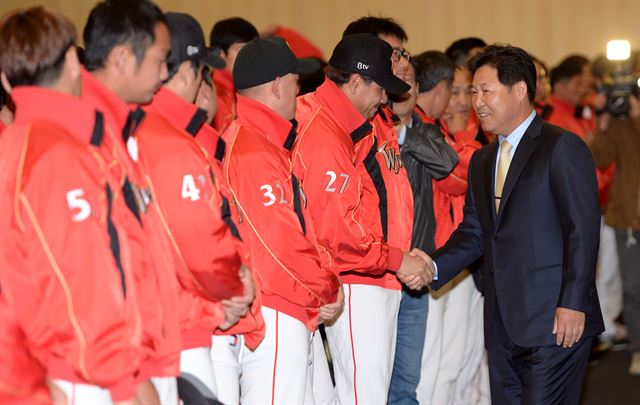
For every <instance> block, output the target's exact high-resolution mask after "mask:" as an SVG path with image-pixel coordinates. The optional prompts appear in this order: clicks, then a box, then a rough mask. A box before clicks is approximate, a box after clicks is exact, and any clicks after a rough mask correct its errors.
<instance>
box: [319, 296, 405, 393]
mask: <svg viewBox="0 0 640 405" xmlns="http://www.w3.org/2000/svg"><path fill="white" fill-rule="evenodd" d="M343 288H344V302H345V305H344V309H343V312H342V314H341V315H340V316H339V317H338V319H337V320H336V321H335V322H334V323H333V324H332V325H326V329H325V330H326V332H327V340H328V341H329V349H330V351H331V357H332V360H333V370H334V375H335V380H336V394H337V397H338V403H340V404H385V403H386V402H387V393H388V392H389V384H390V382H391V372H392V371H393V359H394V356H395V347H396V329H397V322H398V310H399V308H400V299H401V292H400V291H399V290H391V289H386V288H382V287H377V286H370V285H361V284H344V285H343ZM316 391H317V390H316Z"/></svg>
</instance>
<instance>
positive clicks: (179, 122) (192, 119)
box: [148, 87, 207, 136]
mask: <svg viewBox="0 0 640 405" xmlns="http://www.w3.org/2000/svg"><path fill="white" fill-rule="evenodd" d="M148 108H149V109H151V110H152V111H155V112H157V113H158V114H160V115H162V116H163V117H164V118H166V119H167V120H168V121H169V122H170V123H171V124H172V125H173V126H175V127H178V128H180V129H183V130H187V132H189V133H190V134H191V135H193V136H196V134H197V133H198V132H199V131H200V129H201V128H202V126H203V125H204V123H205V122H206V119H207V112H206V111H204V110H203V109H201V108H198V106H196V105H195V104H192V103H189V102H188V101H187V100H185V99H183V98H182V97H180V96H179V95H177V94H176V93H174V92H173V91H171V90H169V89H167V88H166V87H162V88H161V89H160V90H158V92H157V93H156V95H155V96H154V97H153V101H152V102H151V104H149V107H148Z"/></svg>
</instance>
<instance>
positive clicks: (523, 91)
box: [511, 80, 527, 101]
mask: <svg viewBox="0 0 640 405" xmlns="http://www.w3.org/2000/svg"><path fill="white" fill-rule="evenodd" d="M511 91H513V92H514V93H515V95H516V97H518V101H523V100H525V99H526V98H527V84H526V83H525V82H524V80H521V81H519V82H518V83H516V84H514V85H513V87H512V88H511Z"/></svg>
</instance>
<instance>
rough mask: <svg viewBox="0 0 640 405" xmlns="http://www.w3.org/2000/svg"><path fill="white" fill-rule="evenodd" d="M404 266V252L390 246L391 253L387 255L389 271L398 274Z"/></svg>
mask: <svg viewBox="0 0 640 405" xmlns="http://www.w3.org/2000/svg"><path fill="white" fill-rule="evenodd" d="M401 264H402V250H400V249H399V248H396V247H391V246H389V253H388V255H387V269H389V270H391V271H393V272H396V271H398V270H399V269H400V265H401Z"/></svg>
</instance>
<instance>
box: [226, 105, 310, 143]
mask: <svg viewBox="0 0 640 405" xmlns="http://www.w3.org/2000/svg"><path fill="white" fill-rule="evenodd" d="M237 111H238V122H240V124H242V125H246V126H249V127H252V128H255V129H257V130H258V131H259V132H260V133H262V134H264V136H265V137H266V138H267V139H269V140H270V141H271V142H273V143H274V144H275V145H278V146H279V147H281V148H285V149H287V150H288V151H291V148H292V147H293V142H294V141H295V133H296V128H297V122H296V121H295V120H292V121H287V120H286V119H284V118H282V117H281V116H280V115H278V114H277V113H276V112H275V111H273V110H271V109H270V108H269V107H267V106H266V105H264V104H262V103H259V102H257V101H254V100H252V99H250V98H248V97H244V96H241V95H239V94H238V107H237Z"/></svg>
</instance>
